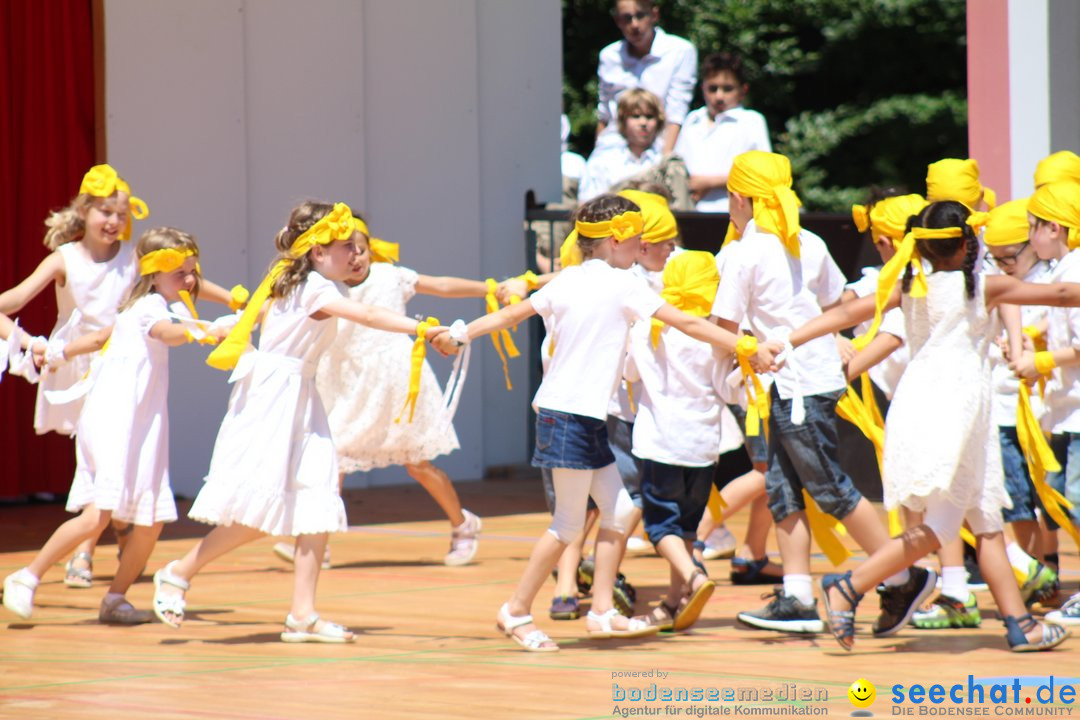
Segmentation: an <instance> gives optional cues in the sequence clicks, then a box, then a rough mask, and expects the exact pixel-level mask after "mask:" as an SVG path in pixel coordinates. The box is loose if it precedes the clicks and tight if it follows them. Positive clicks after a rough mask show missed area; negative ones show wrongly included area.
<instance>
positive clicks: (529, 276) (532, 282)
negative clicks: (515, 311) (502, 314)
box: [510, 270, 540, 305]
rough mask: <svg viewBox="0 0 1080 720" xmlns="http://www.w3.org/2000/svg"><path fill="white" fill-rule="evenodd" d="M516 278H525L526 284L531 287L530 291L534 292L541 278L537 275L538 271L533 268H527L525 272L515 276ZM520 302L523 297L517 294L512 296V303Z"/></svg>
mask: <svg viewBox="0 0 1080 720" xmlns="http://www.w3.org/2000/svg"><path fill="white" fill-rule="evenodd" d="M514 280H523V281H524V282H525V286H526V287H527V288H528V289H529V292H532V291H533V290H535V289H536V288H537V287H539V285H540V278H538V277H536V273H534V272H533V271H532V270H526V271H525V272H524V273H523V274H521V275H518V276H517V277H515V278H514ZM519 302H521V297H519V296H517V295H511V296H510V304H511V305H517V304H518V303H519Z"/></svg>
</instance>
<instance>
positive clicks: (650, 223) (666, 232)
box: [619, 190, 679, 244]
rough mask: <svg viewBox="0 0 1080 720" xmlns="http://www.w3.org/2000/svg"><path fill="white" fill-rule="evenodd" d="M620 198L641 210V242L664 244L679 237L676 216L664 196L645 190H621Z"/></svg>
mask: <svg viewBox="0 0 1080 720" xmlns="http://www.w3.org/2000/svg"><path fill="white" fill-rule="evenodd" d="M619 197H624V198H626V199H627V200H629V201H630V202H632V203H634V204H635V205H637V206H638V207H639V208H641V219H642V223H643V225H642V229H641V242H645V243H652V244H655V243H662V242H666V241H668V240H674V239H675V238H677V237H678V236H679V227H678V225H676V223H675V215H674V213H672V212H671V208H670V207H668V201H667V198H665V197H664V196H663V195H657V194H656V193H649V192H645V191H643V190H620V191H619Z"/></svg>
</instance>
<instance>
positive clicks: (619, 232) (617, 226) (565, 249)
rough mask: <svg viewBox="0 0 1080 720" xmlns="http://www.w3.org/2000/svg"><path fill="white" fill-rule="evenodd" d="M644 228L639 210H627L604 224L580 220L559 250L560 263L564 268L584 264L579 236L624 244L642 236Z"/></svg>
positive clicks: (643, 221)
mask: <svg viewBox="0 0 1080 720" xmlns="http://www.w3.org/2000/svg"><path fill="white" fill-rule="evenodd" d="M644 228H645V220H644V218H643V217H642V214H641V212H639V211H637V210H627V211H626V212H624V213H620V214H619V215H616V216H615V217H613V218H611V219H610V220H604V221H603V222H595V223H590V222H582V221H580V220H578V221H577V222H576V223H574V229H573V230H571V231H570V234H569V235H567V236H566V239H565V240H563V244H562V248H560V250H559V262H560V263H561V264H562V266H563V267H564V268H568V267H570V266H571V265H580V264H581V263H582V262H584V257H583V256H582V254H581V248H579V247H578V244H577V239H578V236H579V235H580V236H582V237H587V238H606V237H613V238H615V240H616V242H623V241H624V240H629V239H630V238H632V237H634V236H635V235H640V234H641V232H642V230H644Z"/></svg>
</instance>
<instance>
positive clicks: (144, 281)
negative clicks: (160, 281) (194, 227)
mask: <svg viewBox="0 0 1080 720" xmlns="http://www.w3.org/2000/svg"><path fill="white" fill-rule="evenodd" d="M165 248H172V249H174V250H190V251H191V252H193V253H194V254H195V260H196V262H198V260H199V246H198V245H196V244H195V238H194V237H192V236H191V235H190V234H188V233H186V232H184V231H183V230H178V229H176V228H173V227H159V228H151V229H150V230H146V231H145V232H143V234H142V235H140V236H139V240H138V242H137V243H136V245H135V255H136V257H137V258H141V257H142V256H144V255H147V254H149V253H152V252H154V251H155V250H164V249H165ZM155 276H157V273H151V274H149V275H142V276H140V277H139V281H138V282H137V283H135V287H133V288H131V293H129V294H128V296H127V299H126V300H125V301H124V302H123V304H122V305H121V306H120V308H119V309H120V311H121V312H123V311H124V310H127V309H128V308H129V307H131V306H132V305H134V304H135V301H136V300H138V299H139V298H141V297H143V296H146V295H149V294H150V293H151V292H153V291H154V277H155ZM201 286H202V278H201V277H200V275H199V273H198V272H196V273H195V288H194V289H193V290H192V292H191V299H192V300H194V299H195V298H197V297H198V296H199V288H200V287H201Z"/></svg>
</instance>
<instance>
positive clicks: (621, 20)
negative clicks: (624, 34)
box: [615, 10, 651, 25]
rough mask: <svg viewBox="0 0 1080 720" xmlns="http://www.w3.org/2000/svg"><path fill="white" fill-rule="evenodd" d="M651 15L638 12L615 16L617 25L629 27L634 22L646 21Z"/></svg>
mask: <svg viewBox="0 0 1080 720" xmlns="http://www.w3.org/2000/svg"><path fill="white" fill-rule="evenodd" d="M650 14H651V13H647V12H645V11H644V10H638V11H637V12H632V13H621V14H619V15H616V16H615V24H616V25H629V24H630V23H632V22H633V21H634V20H644V19H645V18H647V17H649V15H650Z"/></svg>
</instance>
